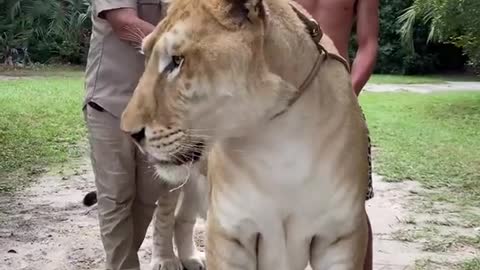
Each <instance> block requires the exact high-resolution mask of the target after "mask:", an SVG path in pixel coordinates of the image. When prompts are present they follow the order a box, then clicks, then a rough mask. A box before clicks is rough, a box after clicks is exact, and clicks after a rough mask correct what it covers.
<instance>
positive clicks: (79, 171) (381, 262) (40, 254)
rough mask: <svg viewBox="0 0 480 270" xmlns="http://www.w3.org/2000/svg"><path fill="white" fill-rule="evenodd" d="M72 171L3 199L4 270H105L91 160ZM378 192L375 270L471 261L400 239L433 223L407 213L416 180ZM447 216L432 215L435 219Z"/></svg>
mask: <svg viewBox="0 0 480 270" xmlns="http://www.w3.org/2000/svg"><path fill="white" fill-rule="evenodd" d="M70 168H71V167H70ZM73 168H74V169H73V170H69V172H64V173H59V172H58V170H57V171H52V172H51V173H50V174H47V175H45V176H43V177H41V178H40V179H39V180H38V181H37V182H36V183H35V184H34V185H32V186H31V187H29V188H28V189H26V190H24V191H22V192H19V193H16V194H14V195H10V196H0V269H1V270H67V269H68V270H81V269H102V265H103V256H104V255H103V250H102V246H101V242H100V238H99V233H98V227H97V218H96V210H95V208H91V209H87V208H85V207H84V206H83V205H82V203H81V200H82V198H83V196H84V194H86V193H87V192H88V191H91V190H93V188H94V185H93V174H92V171H91V169H90V164H89V162H88V160H82V161H81V162H79V163H78V164H75V165H74V166H73ZM52 173H55V174H52ZM374 187H375V192H376V195H375V198H374V199H372V200H371V201H369V202H368V212H369V213H370V216H371V220H372V224H373V228H374V238H375V240H374V250H375V251H374V263H375V267H374V269H376V270H380V269H382V270H387V269H389V270H400V269H402V270H403V269H415V268H414V265H415V261H417V260H426V259H428V260H431V259H433V260H435V259H438V260H442V262H443V261H445V260H447V261H448V260H451V261H455V260H460V259H465V258H469V257H473V256H475V255H476V252H478V251H475V250H471V249H468V248H460V249H455V250H451V249H449V250H446V251H444V252H436V253H435V252H427V251H424V248H422V243H419V242H415V241H408V239H400V240H398V239H399V237H398V235H397V234H398V232H399V231H400V232H401V231H402V230H407V229H409V228H410V227H409V226H411V225H412V224H411V222H406V221H405V220H407V219H408V220H410V221H411V220H412V219H413V220H429V218H430V216H428V214H425V213H418V212H416V211H412V210H411V209H410V208H409V206H411V205H414V204H417V202H419V201H422V200H421V196H420V195H419V193H421V192H422V190H421V188H420V187H419V185H418V184H417V183H415V182H412V181H408V182H403V183H386V182H383V181H381V179H380V178H379V177H378V176H376V177H375V180H374ZM432 215H433V214H432ZM443 215H445V214H443ZM432 217H433V216H432ZM444 217H445V216H443V217H442V216H441V215H438V214H435V216H434V218H435V219H438V218H444ZM415 226H417V227H418V226H421V224H419V223H416V224H415ZM415 228H416V227H415ZM448 229H449V230H454V231H456V232H457V231H458V232H459V233H467V234H468V233H470V234H471V233H473V232H474V229H472V228H460V227H456V226H453V225H451V224H450V226H448ZM202 231H203V230H202V226H199V227H198V233H199V234H198V237H197V238H198V239H199V240H200V241H201V240H202V234H203V232H202ZM151 233H152V230H151V228H150V229H149V232H148V234H147V238H146V241H145V242H144V244H143V246H142V248H141V250H140V257H141V261H142V263H143V264H148V262H149V259H150V250H151V248H150V247H151ZM396 235H397V236H396ZM400 238H401V237H400ZM477 255H478V254H477ZM144 269H147V268H144ZM434 269H452V268H448V267H446V268H442V267H439V268H434Z"/></svg>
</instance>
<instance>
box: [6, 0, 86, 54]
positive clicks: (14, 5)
mask: <svg viewBox="0 0 480 270" xmlns="http://www.w3.org/2000/svg"><path fill="white" fill-rule="evenodd" d="M90 12H91V11H90V4H89V2H88V0H0V33H2V34H1V35H0V46H1V50H0V58H2V59H4V60H5V59H6V58H7V57H8V56H9V55H10V56H11V54H12V52H14V51H15V50H18V49H22V50H23V51H24V52H25V51H27V52H29V55H31V56H32V59H33V60H34V61H40V62H47V61H60V62H72V63H82V62H83V61H84V59H85V56H86V53H87V49H88V41H89V36H90V33H89V32H90V27H91V22H90ZM27 49H28V50H27Z"/></svg>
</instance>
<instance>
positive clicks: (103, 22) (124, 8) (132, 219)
mask: <svg viewBox="0 0 480 270" xmlns="http://www.w3.org/2000/svg"><path fill="white" fill-rule="evenodd" d="M92 7H93V10H92V21H93V27H92V36H91V41H90V50H89V54H88V59H87V68H86V82H85V87H86V96H85V101H84V106H83V111H84V115H85V121H86V124H87V129H88V132H89V142H90V147H91V160H92V166H93V171H94V174H95V184H96V187H97V197H98V217H99V224H100V233H101V238H102V242H103V246H104V249H105V253H106V268H107V269H109V270H117V269H122V270H123V269H137V270H138V269H140V267H139V260H138V255H137V251H138V249H139V248H140V246H141V244H142V242H143V240H144V237H145V233H146V230H147V227H148V225H149V223H150V221H151V219H152V215H153V211H154V209H155V202H156V200H157V199H159V196H160V192H161V190H162V189H161V187H160V185H161V184H160V183H157V182H156V181H155V180H154V178H153V169H151V168H149V166H148V164H147V162H146V158H145V157H144V156H143V155H142V153H140V152H139V151H138V149H137V147H136V146H135V145H134V143H133V141H132V139H131V138H130V137H129V136H127V135H126V134H124V133H123V132H121V131H120V116H121V114H122V111H123V110H124V108H125V107H126V105H127V103H128V101H129V99H130V97H131V95H132V93H133V90H134V89H135V86H136V84H137V82H138V80H139V78H140V76H141V74H142V72H143V69H144V57H143V56H142V55H141V54H140V53H139V48H140V44H141V41H142V39H143V37H145V36H146V35H147V34H149V33H150V32H151V31H153V29H154V25H156V24H157V23H158V22H159V21H160V19H161V18H162V17H163V13H162V7H161V3H160V0H92Z"/></svg>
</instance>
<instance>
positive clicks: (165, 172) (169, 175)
mask: <svg viewBox="0 0 480 270" xmlns="http://www.w3.org/2000/svg"><path fill="white" fill-rule="evenodd" d="M154 168H155V174H156V175H157V177H158V178H159V179H160V180H161V181H163V182H164V183H167V184H168V185H170V186H172V188H175V186H180V185H182V184H184V183H185V182H187V181H188V180H189V179H190V178H195V177H197V175H198V168H197V166H195V165H191V166H187V165H181V166H178V165H170V164H155V165H154Z"/></svg>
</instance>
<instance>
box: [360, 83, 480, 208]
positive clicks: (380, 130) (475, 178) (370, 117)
mask: <svg viewBox="0 0 480 270" xmlns="http://www.w3.org/2000/svg"><path fill="white" fill-rule="evenodd" d="M360 102H361V104H362V107H363V109H364V111H365V114H366V117H367V122H368V124H369V128H370V131H371V137H372V140H373V144H374V145H375V146H377V147H379V149H380V153H379V155H378V157H376V162H377V163H376V170H377V172H378V173H380V174H382V175H384V176H386V180H388V181H401V180H406V179H413V180H417V181H420V182H421V183H423V184H424V185H425V186H426V187H427V188H444V189H442V190H443V191H444V194H445V196H440V197H441V198H442V199H443V200H448V201H451V202H461V203H464V204H465V205H473V206H480V93H477V92H469V93H463V92H462V93H459V92H457V93H441V94H429V95H425V94H414V93H364V94H363V95H362V96H361V98H360Z"/></svg>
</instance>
